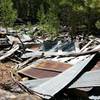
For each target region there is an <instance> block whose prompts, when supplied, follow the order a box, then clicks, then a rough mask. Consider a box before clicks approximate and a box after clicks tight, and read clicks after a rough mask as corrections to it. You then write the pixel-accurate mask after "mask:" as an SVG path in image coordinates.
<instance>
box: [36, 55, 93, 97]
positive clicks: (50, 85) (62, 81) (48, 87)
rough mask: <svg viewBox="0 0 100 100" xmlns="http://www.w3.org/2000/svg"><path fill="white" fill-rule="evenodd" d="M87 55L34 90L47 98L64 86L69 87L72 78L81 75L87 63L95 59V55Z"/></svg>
mask: <svg viewBox="0 0 100 100" xmlns="http://www.w3.org/2000/svg"><path fill="white" fill-rule="evenodd" d="M85 57H86V58H84V59H83V60H81V61H80V62H78V63H77V64H75V65H74V66H73V67H71V68H69V69H67V70H65V71H64V72H62V73H61V74H59V75H57V76H55V77H54V78H52V79H50V80H49V81H47V82H45V83H43V84H41V85H39V86H38V87H35V88H34V91H36V92H37V93H39V94H38V95H39V96H41V97H43V98H45V99H50V98H51V97H53V96H54V95H55V94H56V93H58V92H59V91H60V90H62V89H63V88H64V87H67V86H68V84H69V83H70V82H72V80H73V79H74V78H76V77H77V75H79V74H80V73H81V72H82V70H83V69H84V68H85V67H86V65H87V64H88V63H89V62H90V61H91V60H92V59H93V57H94V55H92V56H88V58H87V56H85ZM40 94H42V95H40Z"/></svg>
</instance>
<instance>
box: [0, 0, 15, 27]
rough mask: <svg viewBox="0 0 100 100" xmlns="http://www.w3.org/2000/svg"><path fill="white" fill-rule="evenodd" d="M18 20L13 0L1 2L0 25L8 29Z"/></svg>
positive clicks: (0, 0)
mask: <svg viewBox="0 0 100 100" xmlns="http://www.w3.org/2000/svg"><path fill="white" fill-rule="evenodd" d="M15 19H16V11H15V10H14V9H13V3H12V1H11V0H0V24H1V25H2V26H3V27H5V28H6V29H7V27H8V26H12V25H13V23H14V21H15Z"/></svg>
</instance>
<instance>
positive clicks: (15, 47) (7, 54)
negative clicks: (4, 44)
mask: <svg viewBox="0 0 100 100" xmlns="http://www.w3.org/2000/svg"><path fill="white" fill-rule="evenodd" d="M18 49H19V45H18V44H17V45H13V47H12V49H11V50H9V51H7V52H6V53H4V54H3V56H1V57H0V60H3V59H5V58H7V57H9V56H10V55H12V54H13V53H14V52H15V51H17V50H18Z"/></svg>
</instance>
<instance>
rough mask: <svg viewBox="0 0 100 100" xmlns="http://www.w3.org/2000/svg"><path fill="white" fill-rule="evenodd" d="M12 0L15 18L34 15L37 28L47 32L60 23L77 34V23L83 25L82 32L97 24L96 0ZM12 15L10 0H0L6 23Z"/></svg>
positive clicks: (99, 16) (55, 32) (99, 6)
mask: <svg viewBox="0 0 100 100" xmlns="http://www.w3.org/2000/svg"><path fill="white" fill-rule="evenodd" d="M13 3H14V8H16V9H17V14H18V18H22V19H25V20H27V19H28V18H33V19H38V20H39V23H38V24H39V25H38V26H39V28H40V29H41V30H43V32H44V31H45V32H46V33H48V34H49V35H50V36H53V35H54V36H55V35H58V32H59V27H60V25H62V26H63V25H64V26H65V25H66V26H67V27H69V28H70V31H69V32H70V33H71V34H77V33H78V32H79V31H80V30H79V28H80V27H81V26H85V28H86V29H85V30H84V29H83V32H84V33H86V34H87V33H93V32H96V31H97V30H96V29H98V26H99V22H97V21H98V20H99V19H100V0H13ZM1 8H2V9H1ZM8 12H9V13H8ZM15 15H16V12H15V11H14V10H13V9H12V3H11V0H0V20H1V21H2V22H4V23H6V25H9V23H11V22H13V19H14V18H15ZM2 16H5V17H2ZM7 16H8V17H7ZM1 18H2V19H1ZM8 19H9V22H8ZM86 30H87V31H86Z"/></svg>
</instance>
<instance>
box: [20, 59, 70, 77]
mask: <svg viewBox="0 0 100 100" xmlns="http://www.w3.org/2000/svg"><path fill="white" fill-rule="evenodd" d="M71 66H72V65H70V64H65V63H60V62H56V61H50V60H46V61H41V62H39V63H38V64H36V65H35V64H32V65H31V66H28V67H26V68H24V69H22V70H20V71H18V73H19V74H23V75H25V76H28V77H31V78H46V77H54V76H56V75H58V74H59V73H61V72H62V71H64V70H65V69H68V68H70V67H71Z"/></svg>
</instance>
